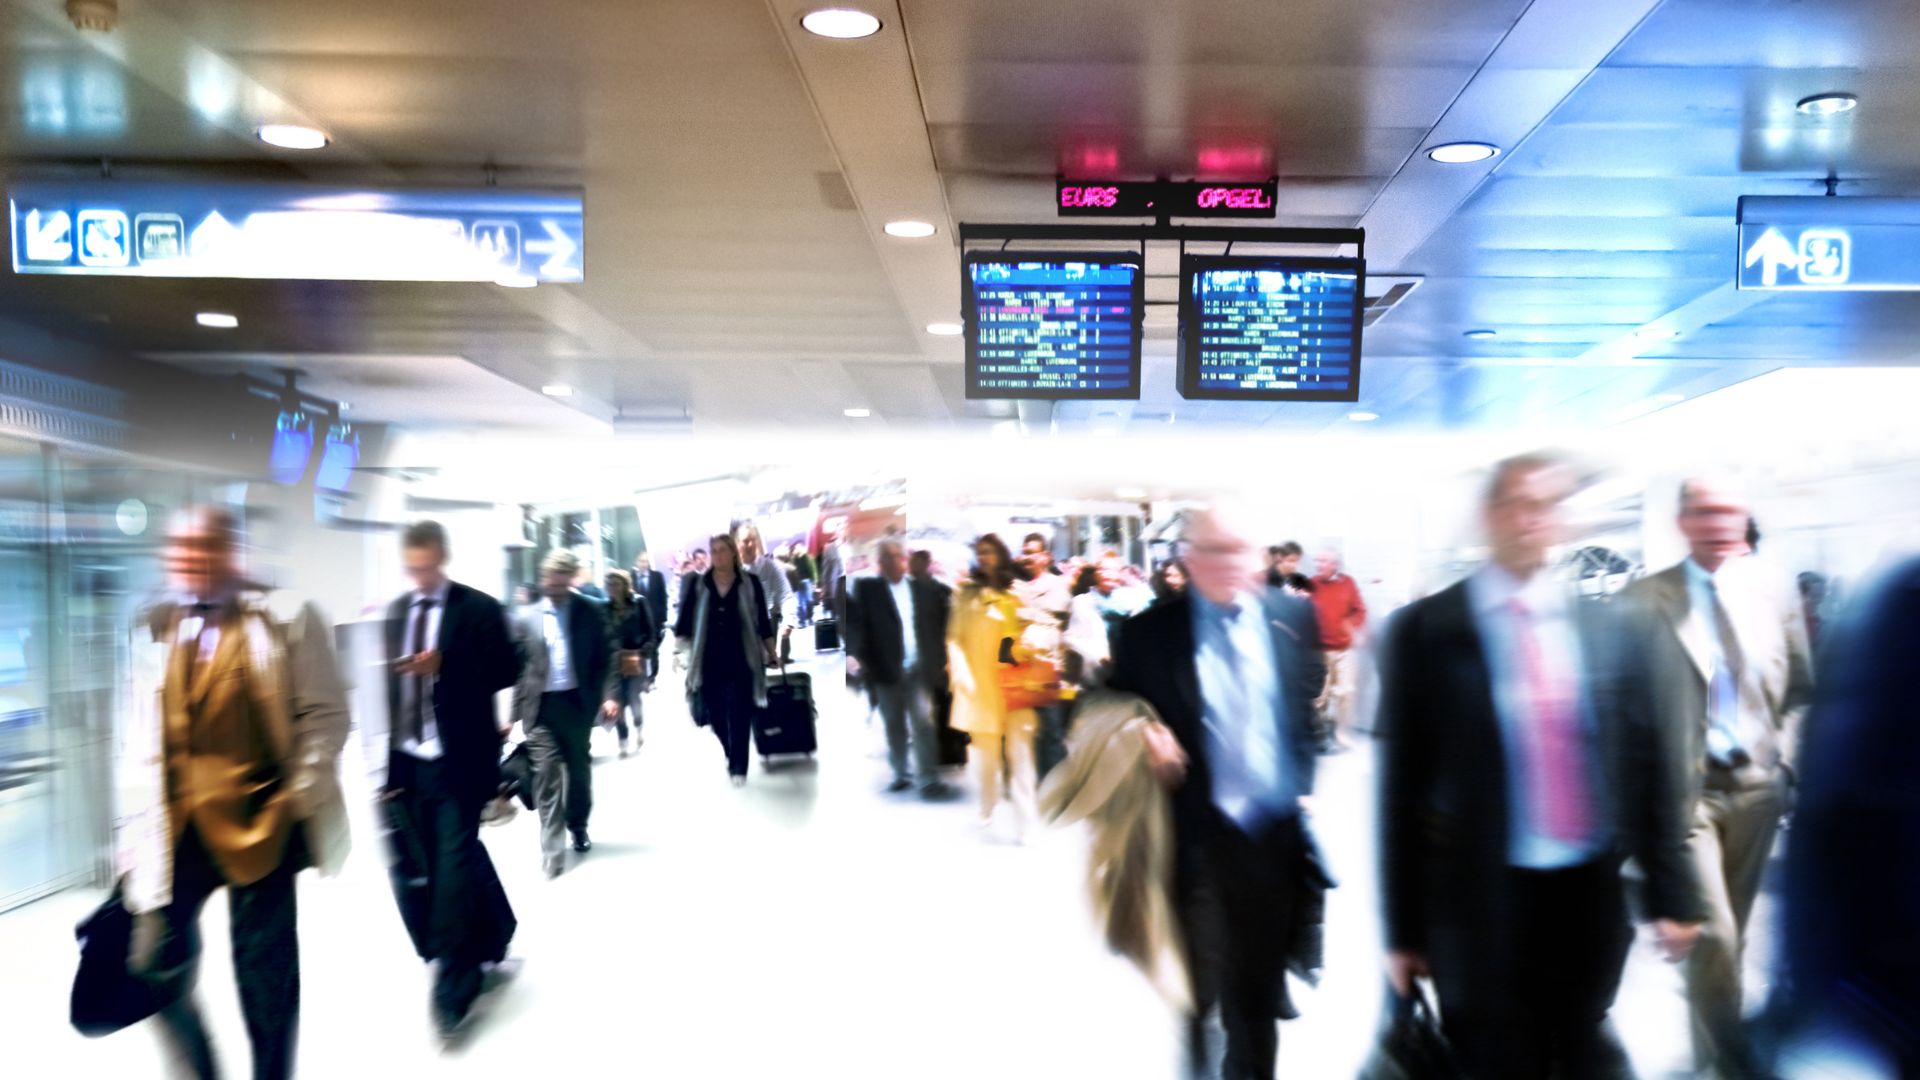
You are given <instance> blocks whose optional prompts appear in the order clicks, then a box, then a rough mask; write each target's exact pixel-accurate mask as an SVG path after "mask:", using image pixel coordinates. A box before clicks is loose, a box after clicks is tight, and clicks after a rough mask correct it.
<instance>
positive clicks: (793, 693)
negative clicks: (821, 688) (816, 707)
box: [753, 671, 820, 758]
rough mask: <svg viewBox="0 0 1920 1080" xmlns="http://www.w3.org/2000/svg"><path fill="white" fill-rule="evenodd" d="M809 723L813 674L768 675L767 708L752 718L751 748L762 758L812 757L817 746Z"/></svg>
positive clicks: (811, 721) (810, 720)
mask: <svg viewBox="0 0 1920 1080" xmlns="http://www.w3.org/2000/svg"><path fill="white" fill-rule="evenodd" d="M813 722H814V711H813V677H812V676H811V675H808V674H806V673H805V672H798V671H794V672H788V671H782V672H781V673H780V674H778V675H768V676H767V707H766V708H764V709H761V710H760V711H759V712H757V713H755V714H754V717H753V749H754V751H755V752H756V753H758V754H759V755H760V756H761V757H762V758H770V757H773V756H774V755H775V754H806V755H808V756H812V754H813V752H814V751H815V750H816V749H818V748H819V745H820V739H819V735H818V733H817V732H816V731H815V730H814V723H813Z"/></svg>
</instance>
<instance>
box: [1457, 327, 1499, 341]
mask: <svg viewBox="0 0 1920 1080" xmlns="http://www.w3.org/2000/svg"><path fill="white" fill-rule="evenodd" d="M1463 336H1465V337H1470V338H1472V339H1473V340H1475V341H1485V340H1487V339H1488V338H1493V337H1499V336H1500V332H1499V331H1498V330H1469V331H1467V332H1466V334H1465V335H1463Z"/></svg>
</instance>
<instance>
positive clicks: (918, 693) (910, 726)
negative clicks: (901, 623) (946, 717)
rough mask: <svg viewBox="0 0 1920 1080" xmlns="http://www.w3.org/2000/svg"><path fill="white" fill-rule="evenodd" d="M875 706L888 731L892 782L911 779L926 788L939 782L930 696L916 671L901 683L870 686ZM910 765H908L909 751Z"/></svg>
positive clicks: (937, 754)
mask: <svg viewBox="0 0 1920 1080" xmlns="http://www.w3.org/2000/svg"><path fill="white" fill-rule="evenodd" d="M873 700H874V704H876V705H878V706H879V707H880V718H881V720H882V721H884V722H885V724H886V729H887V763H888V764H889V765H891V766H892V767H893V778H894V779H895V780H914V781H918V782H919V784H920V786H922V787H925V786H926V785H928V784H931V783H933V782H934V781H935V780H938V779H940V746H939V743H938V742H937V740H936V737H935V735H934V729H933V697H932V695H931V694H930V693H929V692H928V691H927V687H926V684H925V683H924V682H923V681H922V680H921V678H920V676H919V673H918V672H915V671H908V672H905V673H904V674H903V675H902V676H901V678H900V681H899V682H897V683H891V684H880V683H875V684H874V685H873ZM909 750H911V751H912V766H911V768H909V766H908V751H909Z"/></svg>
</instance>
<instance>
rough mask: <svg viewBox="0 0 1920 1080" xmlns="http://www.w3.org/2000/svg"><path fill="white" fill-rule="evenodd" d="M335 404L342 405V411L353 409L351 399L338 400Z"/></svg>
mask: <svg viewBox="0 0 1920 1080" xmlns="http://www.w3.org/2000/svg"><path fill="white" fill-rule="evenodd" d="M334 404H335V405H338V406H340V411H341V412H349V411H351V410H352V409H353V402H351V401H336V402H334Z"/></svg>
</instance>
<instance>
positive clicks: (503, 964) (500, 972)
mask: <svg viewBox="0 0 1920 1080" xmlns="http://www.w3.org/2000/svg"><path fill="white" fill-rule="evenodd" d="M525 966H526V963H525V961H523V960H521V959H520V958H519V957H517V956H509V957H507V958H506V959H504V960H502V961H500V962H499V963H497V964H487V965H485V966H483V967H482V968H481V969H480V992H481V993H483V994H491V993H493V992H494V991H495V990H498V989H500V988H501V987H502V986H505V985H506V984H508V983H510V982H512V981H513V980H515V979H517V978H519V977H520V969H521V968H523V967H525Z"/></svg>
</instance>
